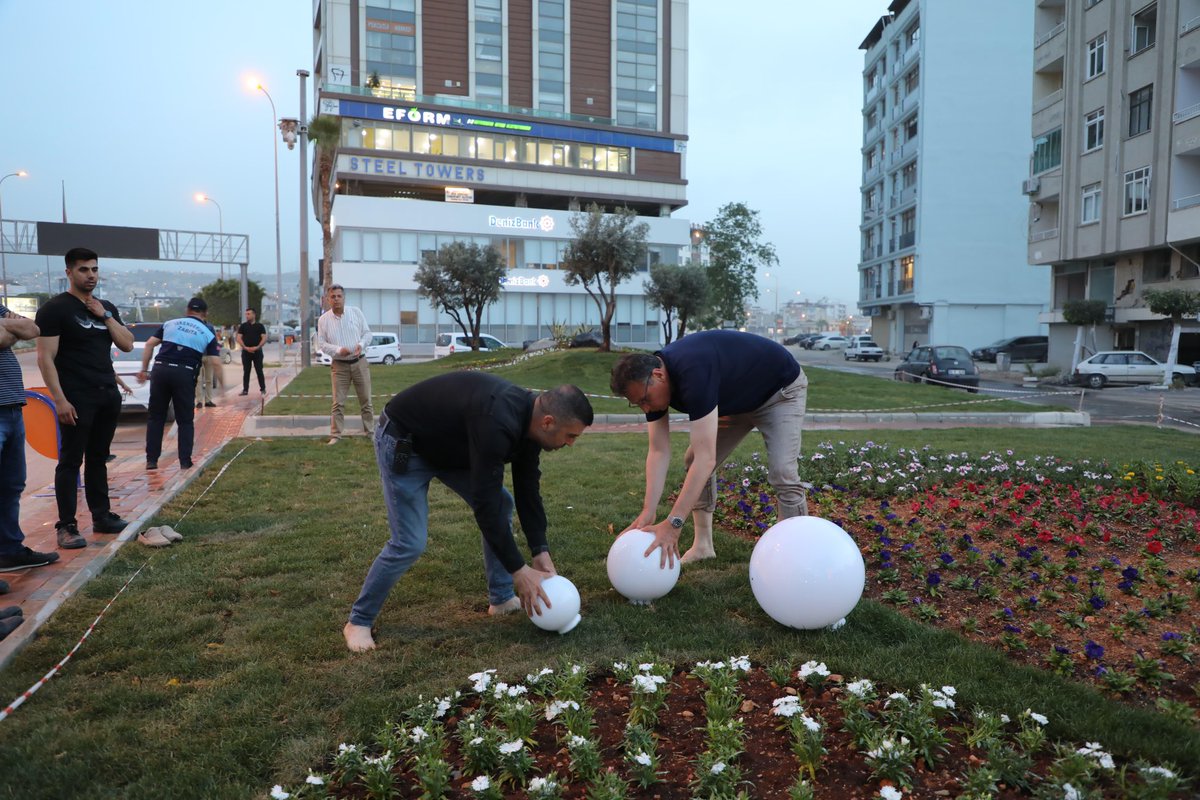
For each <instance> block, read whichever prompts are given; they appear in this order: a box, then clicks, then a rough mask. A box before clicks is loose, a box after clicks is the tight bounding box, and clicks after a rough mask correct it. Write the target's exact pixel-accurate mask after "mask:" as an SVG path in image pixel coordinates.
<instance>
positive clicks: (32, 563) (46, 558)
mask: <svg viewBox="0 0 1200 800" xmlns="http://www.w3.org/2000/svg"><path fill="white" fill-rule="evenodd" d="M70 527H72V528H74V527H75V526H74V525H71V526H70ZM78 535H79V534H76V536H78ZM79 541H81V542H82V541H83V539H82V538H80V540H79ZM59 546H60V547H61V546H62V539H61V538H60V539H59ZM80 546H82V545H80ZM55 561H58V553H39V552H37V551H36V550H30V549H29V548H28V547H22V548H21V550H20V551H19V552H17V553H15V554H13V555H11V556H0V572H14V571H15V570H18V569H29V568H30V567H44V566H46V565H47V564H53V563H54V562H55ZM0 583H4V581H0ZM3 591H8V584H7V583H4V589H3Z"/></svg>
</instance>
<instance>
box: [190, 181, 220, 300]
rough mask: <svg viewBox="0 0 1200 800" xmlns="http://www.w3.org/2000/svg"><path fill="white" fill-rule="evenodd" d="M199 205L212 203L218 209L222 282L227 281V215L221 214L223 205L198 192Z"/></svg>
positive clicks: (197, 200)
mask: <svg viewBox="0 0 1200 800" xmlns="http://www.w3.org/2000/svg"><path fill="white" fill-rule="evenodd" d="M196 202H197V203H212V204H213V205H214V206H216V207H217V226H218V230H220V232H221V280H225V215H224V214H222V213H221V204H220V203H218V202H217V201H216V200H213V199H212V198H211V197H209V196H208V195H206V194H205V193H204V192H196Z"/></svg>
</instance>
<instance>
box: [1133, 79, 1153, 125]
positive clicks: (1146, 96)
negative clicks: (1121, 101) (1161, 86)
mask: <svg viewBox="0 0 1200 800" xmlns="http://www.w3.org/2000/svg"><path fill="white" fill-rule="evenodd" d="M1153 101H1154V84H1151V85H1149V86H1143V87H1142V88H1140V89H1135V90H1134V91H1132V92H1130V93H1129V135H1130V136H1137V135H1138V134H1139V133H1145V132H1146V131H1148V130H1150V110H1151V106H1152V105H1153Z"/></svg>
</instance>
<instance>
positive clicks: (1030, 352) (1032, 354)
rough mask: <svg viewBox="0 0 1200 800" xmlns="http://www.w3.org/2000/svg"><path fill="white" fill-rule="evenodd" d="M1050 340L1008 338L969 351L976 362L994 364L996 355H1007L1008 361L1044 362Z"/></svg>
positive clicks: (1038, 337) (1036, 337)
mask: <svg viewBox="0 0 1200 800" xmlns="http://www.w3.org/2000/svg"><path fill="white" fill-rule="evenodd" d="M1049 351H1050V338H1049V337H1048V336H1010V337H1008V338H1006V339H1001V340H999V341H997V342H992V343H991V344H989V345H987V346H986V347H978V348H976V349H974V350H972V351H971V357H972V358H974V359H975V360H977V361H990V362H991V363H993V364H994V363H996V355H997V354H999V353H1007V354H1008V357H1009V360H1010V361H1012V362H1014V363H1015V362H1017V361H1033V362H1037V363H1041V362H1044V361H1045V360H1046V358H1047V357H1048V355H1049Z"/></svg>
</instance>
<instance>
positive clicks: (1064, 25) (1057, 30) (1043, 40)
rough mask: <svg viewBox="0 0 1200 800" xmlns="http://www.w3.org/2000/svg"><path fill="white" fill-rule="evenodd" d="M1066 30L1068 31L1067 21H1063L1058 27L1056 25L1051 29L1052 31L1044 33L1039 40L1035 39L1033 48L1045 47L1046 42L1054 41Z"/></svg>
mask: <svg viewBox="0 0 1200 800" xmlns="http://www.w3.org/2000/svg"><path fill="white" fill-rule="evenodd" d="M1066 29H1067V21H1066V20H1063V21H1062V22H1060V23H1058V24H1057V25H1055V26H1054V27H1053V28H1051V29H1050V30H1048V31H1046V32H1045V33H1043V34H1042V35H1041V36H1038V37H1037V38H1035V39H1034V40H1033V46H1034V48H1038V47H1041V46H1042V45H1044V44H1045V43H1046V42H1048V41H1050V40H1051V39H1053V38H1054V37H1055V36H1058V35H1059V34H1060V33H1062V32H1063V31H1065V30H1066Z"/></svg>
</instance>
